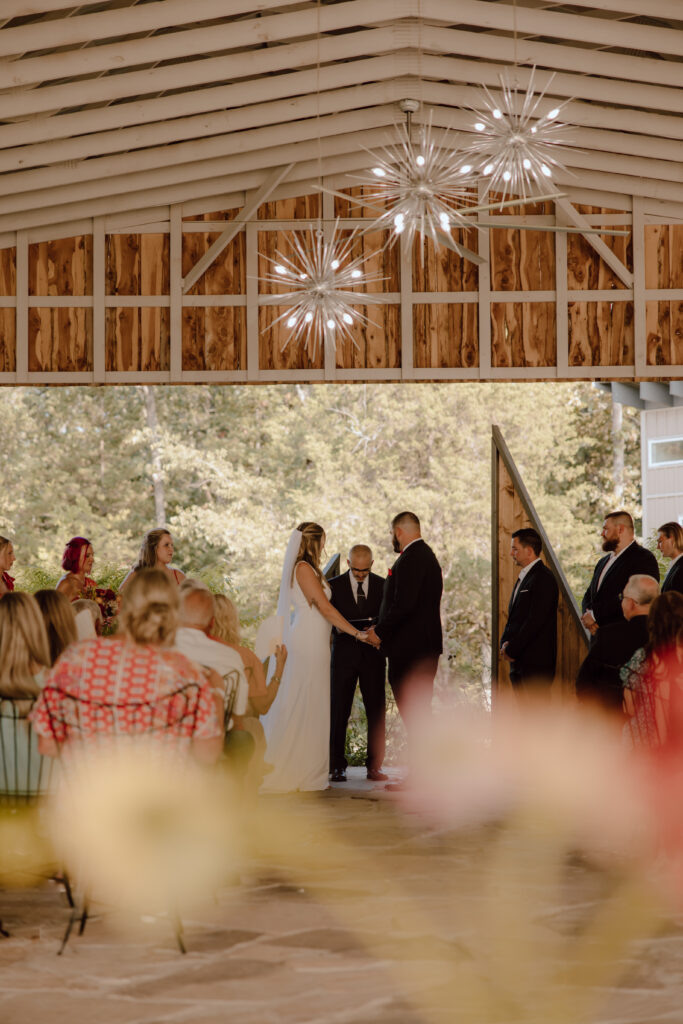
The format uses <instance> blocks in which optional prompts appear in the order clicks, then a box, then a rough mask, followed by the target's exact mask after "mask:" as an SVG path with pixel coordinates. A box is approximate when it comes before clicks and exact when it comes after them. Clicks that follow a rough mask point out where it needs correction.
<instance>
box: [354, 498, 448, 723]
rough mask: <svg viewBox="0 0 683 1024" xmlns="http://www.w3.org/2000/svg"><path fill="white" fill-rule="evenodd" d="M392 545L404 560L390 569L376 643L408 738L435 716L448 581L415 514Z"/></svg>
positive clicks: (397, 523)
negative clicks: (423, 719) (384, 657)
mask: <svg viewBox="0 0 683 1024" xmlns="http://www.w3.org/2000/svg"><path fill="white" fill-rule="evenodd" d="M391 540H392V546H393V548H394V551H398V552H399V557H398V558H397V559H396V561H395V562H394V564H393V566H392V567H391V569H390V570H389V575H388V577H387V579H386V581H385V584H384V596H383V598H382V605H381V608H380V611H379V619H378V621H377V624H376V625H375V626H374V627H373V628H372V629H370V630H369V640H370V642H371V643H376V644H380V643H381V645H382V650H383V651H386V653H387V654H388V656H389V685H390V686H391V689H392V690H393V693H394V697H395V698H396V703H397V705H398V710H399V711H400V712H401V718H403V720H404V722H405V723H406V726H407V729H408V733H409V735H410V729H411V725H412V723H413V721H414V720H415V719H416V718H417V717H424V716H426V715H428V714H429V713H430V711H431V706H432V694H433V690H434V677H435V675H436V669H437V666H438V664H439V655H440V654H441V652H442V650H443V638H442V631H441V613H440V605H441V593H442V591H443V578H442V575H441V566H440V565H439V563H438V561H437V559H436V555H435V554H434V552H433V551H432V549H431V548H430V547H429V545H428V544H425V542H424V540H423V539H422V535H421V533H420V520H419V519H418V518H417V516H416V515H415V513H414V512H400V513H399V514H398V515H397V516H394V518H393V519H392V521H391Z"/></svg>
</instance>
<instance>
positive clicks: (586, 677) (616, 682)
mask: <svg viewBox="0 0 683 1024" xmlns="http://www.w3.org/2000/svg"><path fill="white" fill-rule="evenodd" d="M646 643H647V615H634V617H633V618H632V619H624V618H623V617H622V619H621V622H608V623H607V625H606V626H601V627H600V629H599V630H598V631H597V633H596V634H595V639H594V641H593V643H592V644H591V649H590V651H589V652H588V654H587V655H586V657H585V658H584V661H583V663H582V665H581V668H580V669H579V674H578V676H577V677H576V693H577V695H578V697H579V698H580V699H582V700H595V701H598V702H599V703H600V704H602V705H603V706H604V707H606V708H609V709H612V710H615V711H620V710H621V704H622V700H623V685H622V682H621V678H620V676H619V669H620V668H621V666H622V665H625V664H626V662H627V661H628V660H629V658H630V657H631V656H632V655H633V654H635V652H636V651H637V650H638V648H639V647H644V646H645V644H646Z"/></svg>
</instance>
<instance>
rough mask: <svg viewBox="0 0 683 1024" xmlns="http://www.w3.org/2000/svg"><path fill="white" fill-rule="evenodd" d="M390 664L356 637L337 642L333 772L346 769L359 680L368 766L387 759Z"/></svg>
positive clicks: (333, 679)
mask: <svg viewBox="0 0 683 1024" xmlns="http://www.w3.org/2000/svg"><path fill="white" fill-rule="evenodd" d="M385 675H386V663H385V660H384V657H383V655H381V654H378V653H377V651H375V650H373V649H372V648H371V647H369V646H368V645H367V644H361V643H359V642H358V641H356V640H351V641H350V642H348V643H346V642H344V641H342V642H341V643H340V642H339V641H337V642H336V643H335V646H334V648H333V651H332V668H331V685H332V692H331V707H330V771H334V770H335V769H336V768H341V769H344V768H346V766H347V764H348V762H347V760H346V755H345V749H346V730H347V728H348V724H349V717H350V715H351V708H352V706H353V697H354V694H355V692H356V683H358V684H359V685H360V692H361V697H362V698H363V704H364V705H365V714H366V716H367V720H368V756H367V760H366V765H367V767H368V768H381V767H382V762H383V761H384V745H385V738H384V719H385V712H386V701H385V696H384V679H385Z"/></svg>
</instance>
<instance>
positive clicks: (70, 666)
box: [30, 637, 223, 744]
mask: <svg viewBox="0 0 683 1024" xmlns="http://www.w3.org/2000/svg"><path fill="white" fill-rule="evenodd" d="M188 683H194V684H197V686H198V689H197V690H190V691H189V696H188V697H187V698H183V697H181V696H175V697H173V698H171V699H170V700H167V701H166V700H164V699H163V698H164V697H165V696H167V695H170V694H173V693H174V692H175V691H177V690H179V689H180V688H181V687H183V686H185V685H186V684H188ZM72 698H81V700H82V701H83V702H84V703H83V704H81V705H78V714H77V712H76V707H77V705H76V702H75V701H74V700H73V699H72ZM88 702H92V704H90V703H88ZM102 705H107V707H106V708H103V707H102ZM111 705H114V708H111V707H110V706H111ZM30 717H31V721H32V722H33V728H34V729H35V731H36V732H37V733H38V735H40V736H45V737H48V738H50V739H54V740H56V742H57V743H60V744H61V743H67V742H68V741H69V739H72V738H75V737H76V736H78V737H79V738H83V737H87V736H88V735H94V734H95V733H98V734H100V735H101V734H103V733H104V734H112V735H113V734H115V735H133V734H150V735H154V734H159V735H163V736H164V737H168V736H174V737H177V738H179V739H180V740H184V741H188V742H189V740H190V739H191V738H192V737H194V738H196V739H211V738H213V737H215V736H220V735H222V731H223V730H222V724H221V723H220V722H219V721H218V716H217V714H216V705H215V702H214V699H213V692H212V689H211V686H210V685H209V683H208V682H207V680H206V676H205V675H204V674H203V673H202V672H201V670H200V669H199V668H198V667H197V666H196V665H193V664H192V662H191V661H188V659H187V658H185V657H184V656H183V655H182V654H180V653H179V652H178V651H170V650H166V649H165V648H160V647H152V646H142V645H138V644H134V643H132V642H131V641H130V640H127V639H124V638H123V637H113V638H108V637H97V638H96V639H93V640H84V641H83V642H82V643H78V644H73V645H72V646H71V647H67V649H66V650H65V651H64V652H63V653H62V655H61V657H60V658H59V661H57V663H56V664H55V665H54V667H53V668H52V670H51V672H50V673H49V675H48V677H47V679H46V680H45V686H44V689H43V691H42V693H41V695H40V696H39V698H38V700H37V701H36V704H35V706H34V708H33V711H32V712H31V716H30Z"/></svg>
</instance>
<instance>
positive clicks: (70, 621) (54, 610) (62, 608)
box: [33, 590, 78, 665]
mask: <svg viewBox="0 0 683 1024" xmlns="http://www.w3.org/2000/svg"><path fill="white" fill-rule="evenodd" d="M33 596H34V597H35V599H36V601H37V602H38V607H39V608H40V610H41V612H42V613H43V619H44V621H45V629H46V630H47V639H48V643H49V645H50V664H51V665H54V663H55V662H56V660H57V658H58V657H59V655H60V654H61V653H62V651H63V650H64V648H65V647H68V646H69V644H74V643H76V640H77V639H78V636H77V633H76V616H75V614H74V610H73V606H72V605H71V603H70V601H69V600H68V599H67V598H66V597H65V596H64V594H60V593H59V591H58V590H37V591H36V592H35V594H34V595H33Z"/></svg>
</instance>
